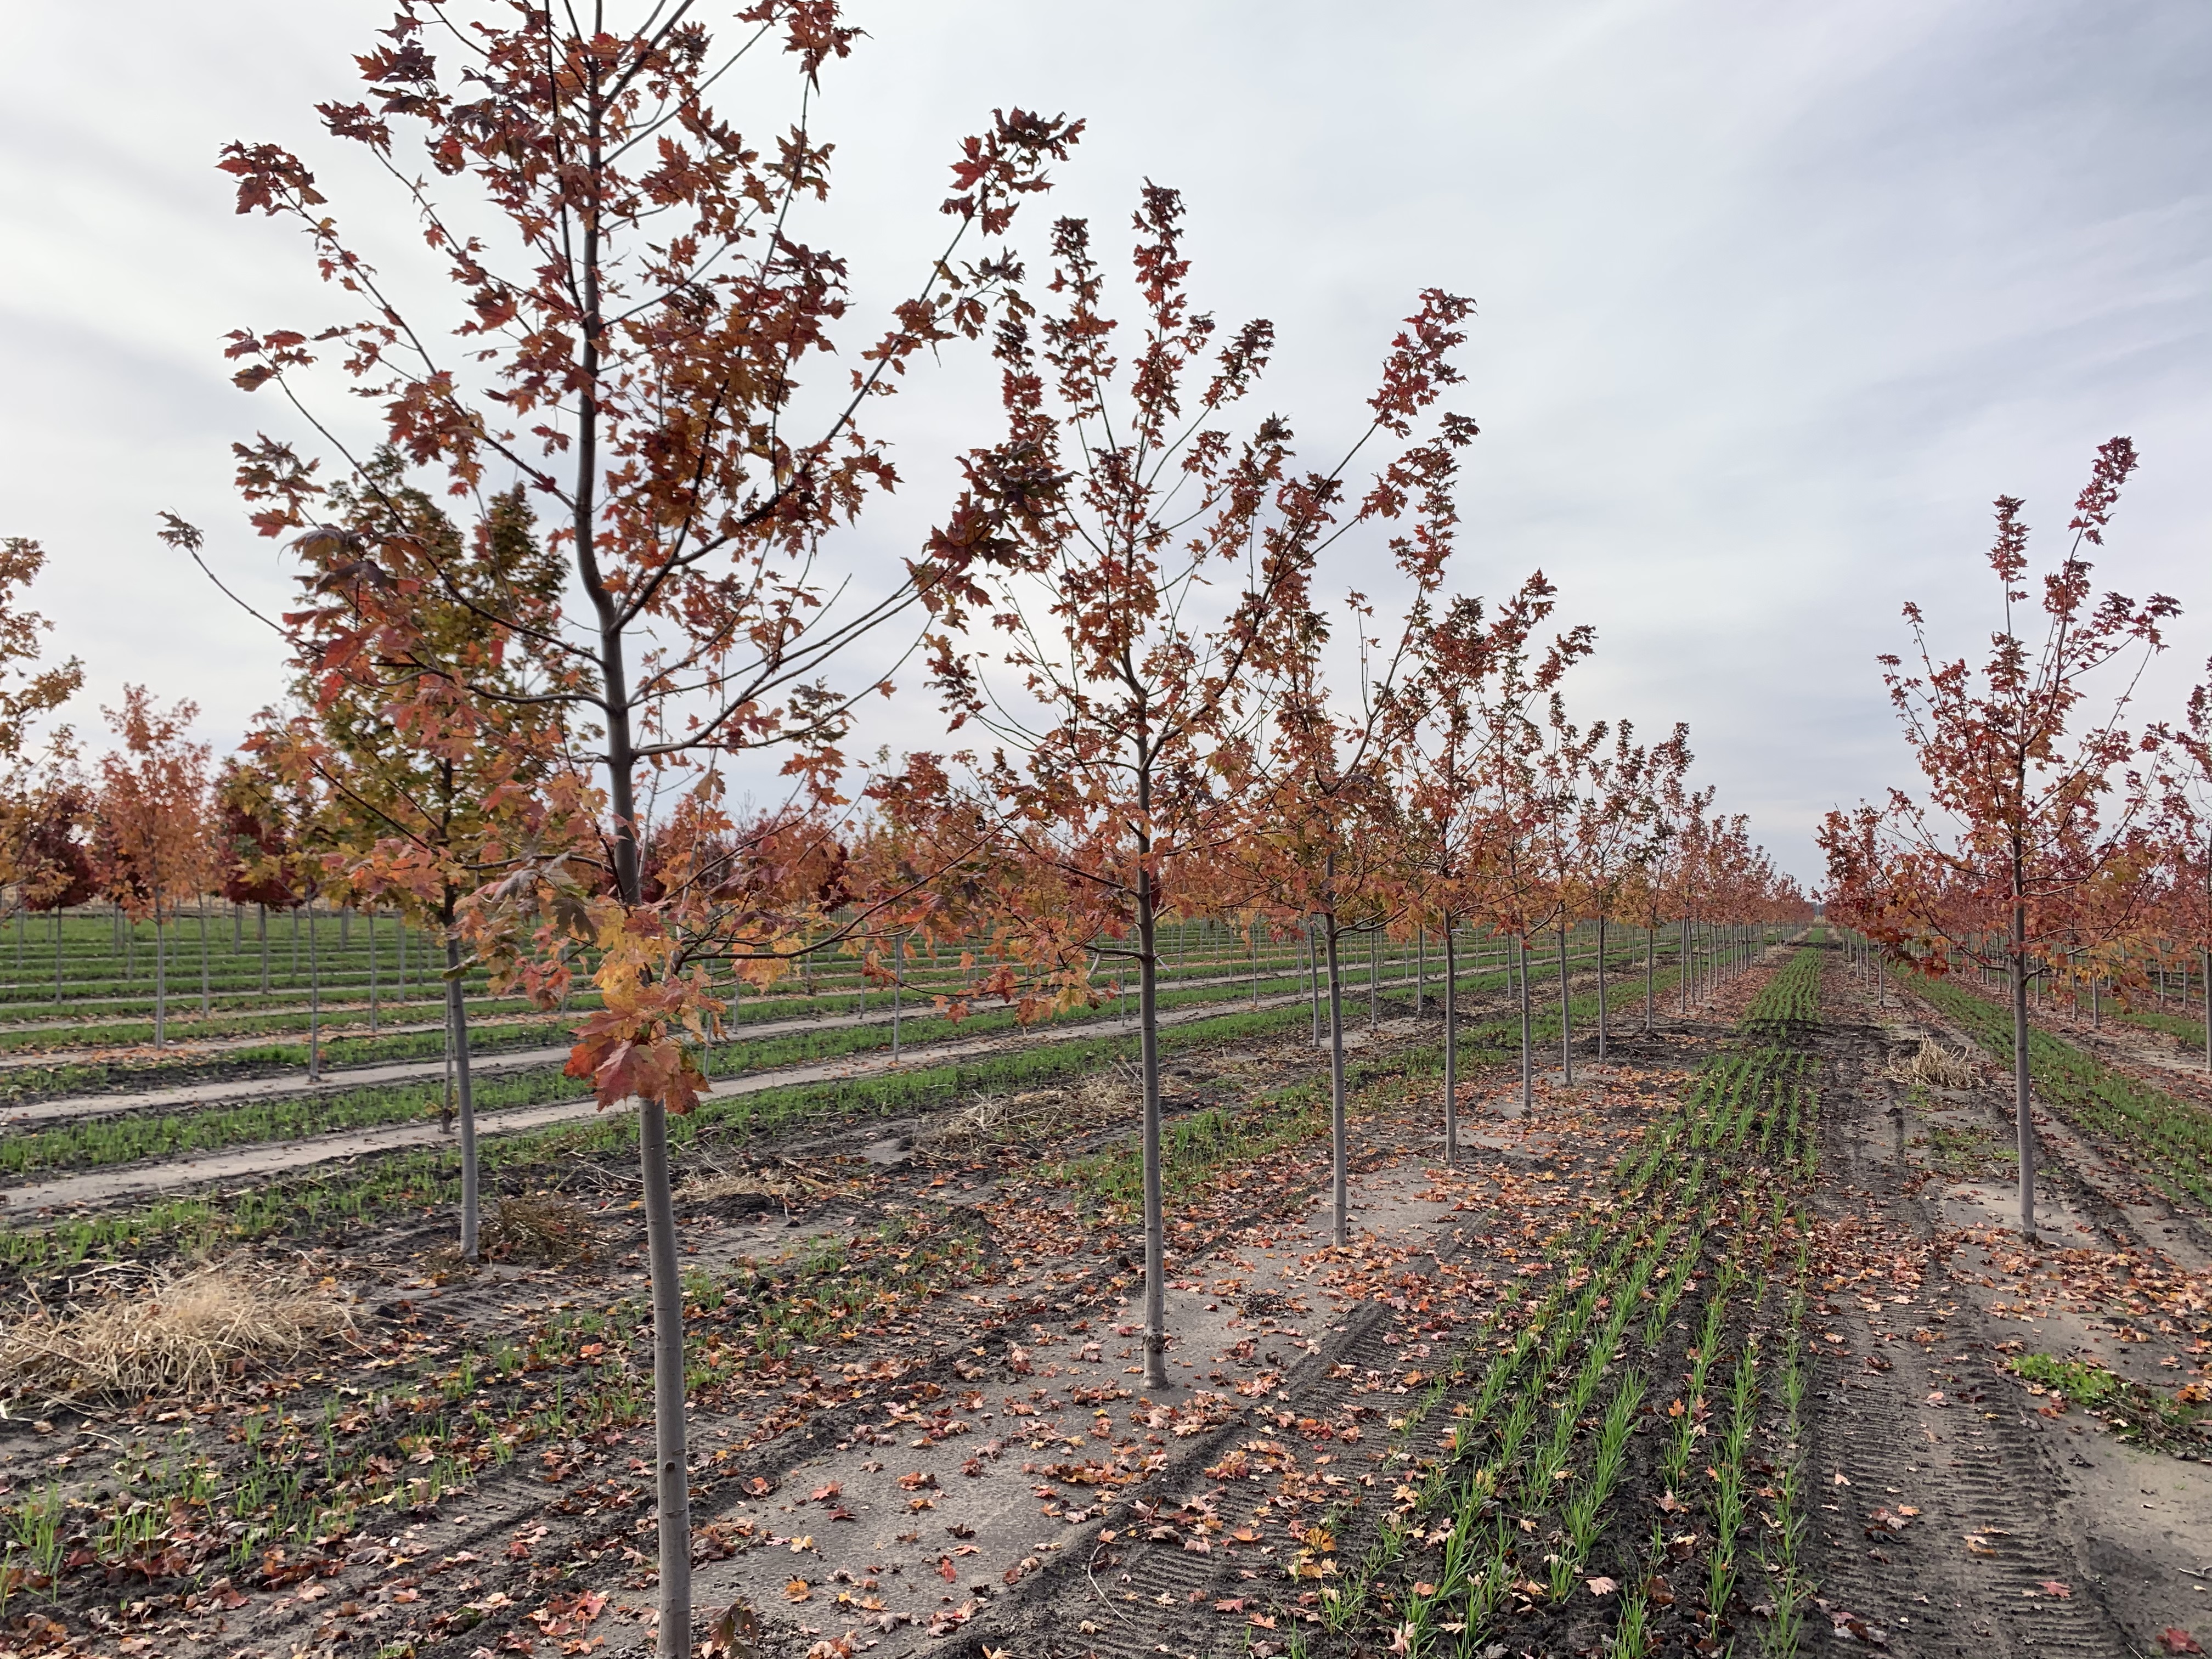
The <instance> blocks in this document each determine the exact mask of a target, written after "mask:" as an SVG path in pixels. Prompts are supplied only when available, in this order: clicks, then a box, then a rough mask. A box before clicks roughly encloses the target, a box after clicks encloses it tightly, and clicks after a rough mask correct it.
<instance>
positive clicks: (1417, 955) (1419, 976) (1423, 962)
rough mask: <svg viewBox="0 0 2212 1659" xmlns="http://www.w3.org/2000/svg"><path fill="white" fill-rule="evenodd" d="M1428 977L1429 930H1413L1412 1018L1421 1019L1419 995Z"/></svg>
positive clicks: (1422, 928)
mask: <svg viewBox="0 0 2212 1659" xmlns="http://www.w3.org/2000/svg"><path fill="white" fill-rule="evenodd" d="M1428 976H1429V930H1428V928H1427V927H1415V928H1414V929H1413V1018H1415V1019H1419V1018H1420V1017H1421V994H1422V992H1423V991H1425V989H1426V988H1427V986H1426V984H1425V981H1426V980H1427V979H1428Z"/></svg>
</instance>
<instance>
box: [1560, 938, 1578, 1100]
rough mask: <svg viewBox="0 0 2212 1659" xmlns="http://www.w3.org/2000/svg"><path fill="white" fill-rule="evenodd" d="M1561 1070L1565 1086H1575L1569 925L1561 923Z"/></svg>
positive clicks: (1573, 1007)
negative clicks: (1568, 940) (1568, 972)
mask: <svg viewBox="0 0 2212 1659" xmlns="http://www.w3.org/2000/svg"><path fill="white" fill-rule="evenodd" d="M1559 1071H1560V1074H1561V1079H1562V1081H1563V1082H1564V1083H1565V1086H1566V1087H1568V1088H1570V1089H1571V1088H1573V1087H1574V1086H1575V1005H1574V1001H1573V1000H1572V999H1571V997H1570V996H1569V995H1568V994H1567V925H1566V923H1565V922H1564V921H1563V922H1561V923H1560V924H1559Z"/></svg>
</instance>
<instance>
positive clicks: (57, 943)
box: [54, 910, 62, 1003]
mask: <svg viewBox="0 0 2212 1659" xmlns="http://www.w3.org/2000/svg"><path fill="white" fill-rule="evenodd" d="M54 1000H55V1001H56V1002H57V1003H58V1002H59V1001H61V1000H62V913H61V912H60V911H59V910H56V911H55V912H54Z"/></svg>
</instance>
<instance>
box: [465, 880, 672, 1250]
mask: <svg viewBox="0 0 2212 1659" xmlns="http://www.w3.org/2000/svg"><path fill="white" fill-rule="evenodd" d="M449 927H450V924H449ZM446 1018H447V1021H448V1022H449V1023H450V1024H451V1027H452V1030H453V1103H454V1105H455V1107H456V1109H458V1114H459V1118H460V1127H461V1259H462V1260H463V1261H475V1260H476V1259H477V1231H478V1227H479V1224H480V1222H481V1220H482V1209H481V1206H480V1202H479V1199H478V1195H477V1103H476V1095H475V1093H474V1091H472V1090H471V1087H470V1084H469V1006H468V1000H467V998H466V997H465V995H464V994H463V992H462V988H461V942H460V941H459V939H455V938H454V937H453V934H452V933H451V932H450V931H449V932H448V933H447V935H446ZM663 1151H664V1155H665V1132H664V1146H663Z"/></svg>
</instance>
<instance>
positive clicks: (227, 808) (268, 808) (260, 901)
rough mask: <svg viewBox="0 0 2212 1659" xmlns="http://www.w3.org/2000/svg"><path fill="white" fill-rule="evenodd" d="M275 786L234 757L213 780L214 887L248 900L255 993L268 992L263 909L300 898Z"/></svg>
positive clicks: (283, 905)
mask: <svg viewBox="0 0 2212 1659" xmlns="http://www.w3.org/2000/svg"><path fill="white" fill-rule="evenodd" d="M276 794H277V791H276V788H275V787H274V785H273V783H272V781H271V780H270V778H269V776H268V775H267V774H266V773H265V772H264V770H263V769H261V768H260V767H258V765H252V766H249V765H246V764H245V763H242V762H241V761H240V759H239V758H237V757H232V758H231V759H229V760H227V761H225V762H224V763H223V765H222V771H221V772H220V773H219V774H217V775H216V781H215V811H216V822H215V825H214V829H213V834H214V836H215V838H216V871H217V877H218V883H219V884H218V887H217V889H216V890H217V891H219V892H220V893H222V896H223V897H224V898H226V899H228V900H229V901H230V902H231V903H233V904H237V905H245V904H251V905H252V906H253V907H254V909H255V911H256V913H257V915H256V917H255V926H254V934H255V938H256V939H257V941H258V944H259V945H260V947H261V994H263V995H264V996H266V995H268V994H269V913H270V911H271V910H289V909H292V908H295V906H297V905H298V903H299V902H300V894H299V888H298V883H297V879H296V878H297V874H298V872H297V871H296V870H295V867H294V861H293V857H292V845H291V842H290V839H289V836H287V834H286V830H285V824H284V812H283V806H282V805H281V804H280V802H279V801H278V800H277V799H276Z"/></svg>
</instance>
